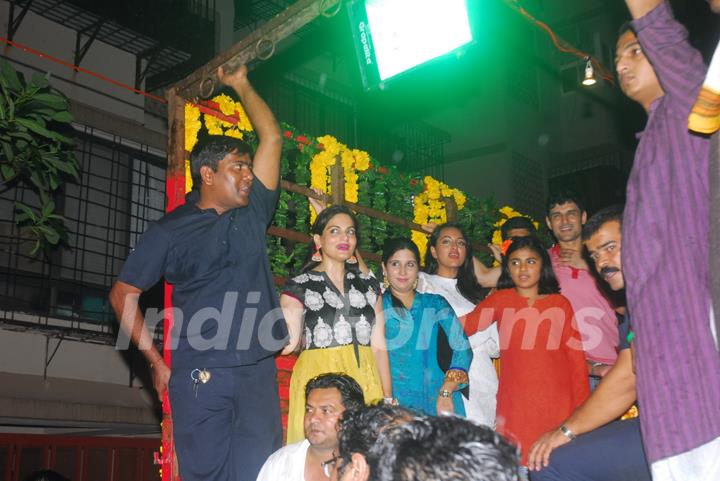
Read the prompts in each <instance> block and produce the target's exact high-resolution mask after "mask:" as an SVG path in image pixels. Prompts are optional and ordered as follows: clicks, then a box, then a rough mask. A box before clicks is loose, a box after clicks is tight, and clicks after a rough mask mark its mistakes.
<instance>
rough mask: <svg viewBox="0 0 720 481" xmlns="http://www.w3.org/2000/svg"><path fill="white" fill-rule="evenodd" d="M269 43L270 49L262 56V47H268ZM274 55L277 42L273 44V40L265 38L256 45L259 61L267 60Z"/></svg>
mask: <svg viewBox="0 0 720 481" xmlns="http://www.w3.org/2000/svg"><path fill="white" fill-rule="evenodd" d="M268 43H269V44H270V48H269V50H268V51H267V54H265V55H260V50H261V46H262V45H267V44H268ZM274 53H275V42H273V41H272V40H270V39H268V38H264V37H263V38H261V39H260V40H258V41H257V43H256V44H255V57H257V58H258V59H259V60H267V59H269V58H270V57H272V56H273V54H274Z"/></svg>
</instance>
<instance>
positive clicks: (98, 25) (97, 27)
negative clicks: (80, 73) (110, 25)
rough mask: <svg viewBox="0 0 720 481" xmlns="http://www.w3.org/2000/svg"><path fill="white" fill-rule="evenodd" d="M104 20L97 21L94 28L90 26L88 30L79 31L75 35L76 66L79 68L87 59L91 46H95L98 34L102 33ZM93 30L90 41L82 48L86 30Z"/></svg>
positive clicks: (89, 37) (89, 36)
mask: <svg viewBox="0 0 720 481" xmlns="http://www.w3.org/2000/svg"><path fill="white" fill-rule="evenodd" d="M102 25H103V20H102V19H99V20H97V21H96V22H95V23H94V24H93V25H92V26H89V27H88V28H87V29H83V30H78V32H77V33H76V34H75V65H77V66H79V65H80V62H82V59H83V58H85V55H86V54H87V52H88V50H89V49H90V46H91V45H92V44H93V42H94V41H95V39H96V38H97V36H98V33H100V29H101V28H102ZM90 29H93V31H92V33H91V34H90V35H88V39H87V41H86V42H85V44H84V45H82V46H80V43H81V41H82V36H83V35H84V34H85V33H84V32H85V30H90Z"/></svg>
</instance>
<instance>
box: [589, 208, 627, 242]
mask: <svg viewBox="0 0 720 481" xmlns="http://www.w3.org/2000/svg"><path fill="white" fill-rule="evenodd" d="M623 210H624V207H623V206H622V205H620V204H616V205H611V206H609V207H605V208H604V209H600V210H599V211H597V212H596V213H595V214H594V215H593V216H592V217H590V218H589V219H588V221H587V222H586V223H585V225H584V226H583V230H582V240H584V241H586V240H588V239H589V238H591V237H592V236H593V235H594V234H595V233H596V232H597V231H598V230H600V227H602V226H603V225H604V224H605V223H607V222H612V221H616V222H618V223H619V224H620V225H621V226H622V220H623Z"/></svg>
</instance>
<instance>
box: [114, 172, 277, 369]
mask: <svg viewBox="0 0 720 481" xmlns="http://www.w3.org/2000/svg"><path fill="white" fill-rule="evenodd" d="M277 199H278V191H277V190H276V191H271V190H268V189H267V188H266V187H265V186H264V185H263V184H262V183H261V182H260V181H259V180H258V179H257V178H255V180H254V182H253V185H252V190H251V192H250V202H249V204H248V205H247V206H246V207H241V208H237V209H232V210H229V211H227V212H225V213H224V214H222V215H218V214H217V212H216V211H215V210H214V209H207V210H202V209H200V208H198V207H197V205H196V203H197V201H198V200H199V193H198V192H196V191H193V192H191V193H190V194H188V195H187V197H186V203H185V204H184V205H182V206H180V207H178V208H177V209H175V210H173V211H172V212H170V213H169V214H167V215H165V216H164V217H163V218H162V219H160V220H159V221H157V222H156V223H154V224H152V225H151V226H150V227H149V228H148V230H147V231H146V232H145V234H143V235H142V237H141V238H140V240H139V241H138V244H137V246H136V247H135V249H134V250H132V252H131V253H130V255H129V256H128V259H127V261H126V262H125V265H124V266H123V269H122V271H121V272H120V276H119V279H120V280H121V281H123V282H125V283H127V284H130V285H132V286H135V287H137V288H139V289H142V290H147V289H149V288H150V287H152V286H153V285H155V283H157V282H158V281H159V280H160V279H161V278H163V277H164V278H165V280H166V281H167V282H168V283H170V284H172V286H173V296H172V303H173V306H174V308H175V313H174V314H173V316H174V325H173V331H172V339H171V343H172V344H171V345H172V348H173V349H174V352H173V363H172V365H173V367H177V368H205V367H230V366H241V365H248V364H254V363H256V362H257V361H259V360H260V359H263V358H265V357H268V356H271V355H273V354H275V353H276V352H277V351H278V350H280V349H281V348H282V346H283V345H284V343H285V342H284V339H285V338H286V336H287V328H286V326H285V321H284V319H283V316H282V312H281V310H280V304H279V302H278V297H277V293H276V291H275V287H274V284H273V277H272V273H271V271H270V263H269V261H268V257H267V248H266V242H267V241H266V234H265V231H266V229H267V226H268V224H269V223H270V221H271V219H272V216H273V213H274V210H275V204H276V203H277ZM145 315H146V323H147V324H148V325H149V326H150V327H152V324H153V323H154V322H155V321H154V320H153V319H152V318H151V317H152V315H151V313H148V312H146V313H145Z"/></svg>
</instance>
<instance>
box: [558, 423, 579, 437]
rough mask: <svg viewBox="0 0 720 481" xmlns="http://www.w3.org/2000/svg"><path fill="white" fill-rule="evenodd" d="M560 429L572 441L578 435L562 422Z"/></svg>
mask: <svg viewBox="0 0 720 481" xmlns="http://www.w3.org/2000/svg"><path fill="white" fill-rule="evenodd" d="M558 429H559V430H560V432H561V433H563V435H564V436H565V437H566V438H568V439H569V440H570V441H572V440H573V439H575V438H576V437H577V436H575V433H573V432H572V431H570V429H568V427H567V426H565V425H564V424H561V425H560V427H559V428H558Z"/></svg>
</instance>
